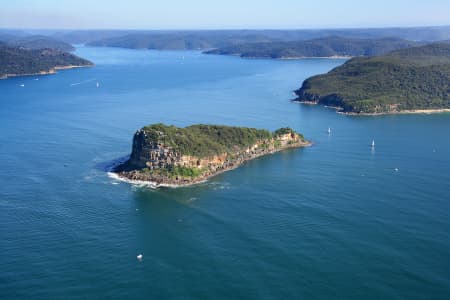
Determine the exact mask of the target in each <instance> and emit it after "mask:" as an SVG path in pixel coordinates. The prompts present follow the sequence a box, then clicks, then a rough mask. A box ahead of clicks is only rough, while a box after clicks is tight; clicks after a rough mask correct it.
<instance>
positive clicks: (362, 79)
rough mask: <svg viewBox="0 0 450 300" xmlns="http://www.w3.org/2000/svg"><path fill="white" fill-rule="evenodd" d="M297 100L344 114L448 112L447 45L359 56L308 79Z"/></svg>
mask: <svg viewBox="0 0 450 300" xmlns="http://www.w3.org/2000/svg"><path fill="white" fill-rule="evenodd" d="M296 94H297V95H298V99H296V100H297V101H300V102H308V103H317V104H322V105H327V106H335V107H338V108H340V109H341V110H342V111H343V112H347V113H369V114H370V113H395V112H402V111H406V110H422V109H444V108H445V109H448V108H450V43H434V44H430V45H425V46H420V47H414V48H407V49H402V50H397V51H393V52H390V53H388V54H385V55H382V56H375V57H358V58H353V59H351V60H349V61H347V62H346V63H345V64H343V65H342V66H339V67H337V68H335V69H333V70H332V71H330V72H329V73H327V74H324V75H318V76H314V77H311V78H309V79H307V80H305V81H304V82H303V85H302V87H301V88H300V89H299V90H297V91H296Z"/></svg>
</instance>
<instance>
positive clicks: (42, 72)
mask: <svg viewBox="0 0 450 300" xmlns="http://www.w3.org/2000/svg"><path fill="white" fill-rule="evenodd" d="M93 66H94V64H92V65H70V66H55V67H53V68H51V69H50V70H48V71H40V72H37V73H26V74H5V75H3V76H1V77H0V80H6V79H8V78H16V77H27V76H41V75H53V74H57V73H58V72H57V71H59V70H68V69H75V68H88V67H93Z"/></svg>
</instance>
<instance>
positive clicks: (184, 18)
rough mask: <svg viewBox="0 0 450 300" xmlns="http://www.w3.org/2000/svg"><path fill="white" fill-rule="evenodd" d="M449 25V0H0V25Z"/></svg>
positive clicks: (88, 26) (152, 26)
mask: <svg viewBox="0 0 450 300" xmlns="http://www.w3.org/2000/svg"><path fill="white" fill-rule="evenodd" d="M423 25H450V0H370V1H368V0H308V1H304V0H271V1H268V0H220V1H214V0H161V1H152V0H120V1H116V0H73V1H72V0H0V27H1V28H40V29H42V28H49V29H54V28H67V29H73V28H80V29H86V28H102V29H104V28H118V29H221V28H231V29H235V28H249V29H250V28H329V27H384V26H423Z"/></svg>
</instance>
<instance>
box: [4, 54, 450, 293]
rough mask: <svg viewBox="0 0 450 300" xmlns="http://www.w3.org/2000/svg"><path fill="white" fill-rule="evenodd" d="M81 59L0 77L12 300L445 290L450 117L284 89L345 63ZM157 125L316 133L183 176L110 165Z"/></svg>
mask: <svg viewBox="0 0 450 300" xmlns="http://www.w3.org/2000/svg"><path fill="white" fill-rule="evenodd" d="M77 53H78V54H79V55H81V56H83V57H86V58H88V59H91V60H92V61H94V62H95V63H96V66H95V67H94V68H86V69H74V70H67V71H61V72H59V73H58V74H56V75H51V76H41V77H26V78H13V79H8V80H3V81H0V166H1V172H0V298H1V299H449V298H450V185H449V184H450V155H449V153H450V138H449V137H450V135H449V129H450V114H436V115H398V116H381V117H351V116H344V115H340V114H336V113H335V112H334V111H333V110H330V109H327V108H323V107H317V106H306V105H299V104H295V103H291V102H290V101H289V99H291V98H292V90H294V89H295V88H298V87H299V86H300V84H301V82H302V80H304V79H305V78H307V77H309V76H311V75H314V74H319V73H323V72H326V71H328V70H330V69H332V68H333V67H335V66H338V65H340V64H341V63H343V60H326V59H308V60H298V61H276V60H245V59H240V58H236V57H225V56H208V55H202V54H201V53H199V52H170V51H136V50H124V49H110V48H87V47H86V48H84V47H80V48H78V49H77ZM37 79H38V80H37ZM96 82H99V87H98V88H97V87H96ZM21 84H24V86H23V87H22V86H20V85H21ZM155 122H164V123H169V124H175V125H179V126H184V125H189V124H193V123H216V124H228V125H241V126H252V127H258V128H267V129H271V130H273V129H276V128H278V127H282V126H290V127H293V128H295V129H296V130H298V131H300V132H302V133H304V135H305V136H306V137H307V138H308V139H310V140H311V141H313V143H314V145H313V146H312V147H310V148H305V149H297V150H289V151H285V152H282V153H277V154H274V155H271V156H266V157H263V158H260V159H257V160H254V161H251V162H249V163H247V164H245V165H244V166H242V167H240V168H238V169H236V170H233V171H230V172H227V173H224V174H221V175H219V176H217V177H215V178H214V179H212V180H210V181H209V182H207V183H205V184H201V185H198V186H194V187H189V188H179V189H158V190H152V189H149V188H145V187H139V186H132V185H129V184H127V183H123V182H119V181H116V180H114V179H112V178H110V177H108V175H107V174H106V172H105V169H106V167H107V166H108V165H110V164H111V162H112V161H114V160H115V159H118V158H121V157H123V156H125V155H127V154H128V153H129V152H130V150H131V139H132V135H133V133H134V132H135V130H137V129H138V128H140V127H142V126H144V125H146V124H150V123H155ZM328 127H331V129H332V133H331V135H328V133H327V129H328ZM372 139H375V142H376V147H375V149H371V147H370V143H371V142H372ZM138 254H143V259H142V261H140V262H139V261H138V260H137V259H136V256H137V255H138Z"/></svg>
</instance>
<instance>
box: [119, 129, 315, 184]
mask: <svg viewBox="0 0 450 300" xmlns="http://www.w3.org/2000/svg"><path fill="white" fill-rule="evenodd" d="M307 145H309V142H307V141H306V140H305V139H304V137H303V136H302V135H300V134H298V133H296V132H295V131H294V130H292V129H290V128H281V129H278V130H276V131H275V132H270V131H268V130H264V129H255V128H247V127H233V126H222V125H201V124H200V125H192V126H188V127H184V128H181V127H176V126H167V125H164V124H154V125H149V126H145V127H143V128H142V129H140V130H138V131H137V132H136V134H135V135H134V137H133V147H132V152H131V155H130V158H129V159H128V160H127V161H126V162H124V163H123V164H121V165H119V166H117V167H116V168H115V170H114V171H115V172H116V173H117V174H118V175H119V176H120V177H122V178H126V179H130V180H136V181H146V182H153V183H156V184H157V185H161V184H163V185H188V184H194V183H198V182H201V181H202V180H205V179H207V178H209V177H211V176H214V175H216V174H219V173H221V172H224V171H227V170H231V169H233V168H236V167H238V166H239V165H241V164H242V163H244V162H245V161H248V160H251V159H254V158H257V157H259V156H262V155H266V154H270V153H274V152H277V151H281V150H283V149H288V148H295V147H303V146H307Z"/></svg>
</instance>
